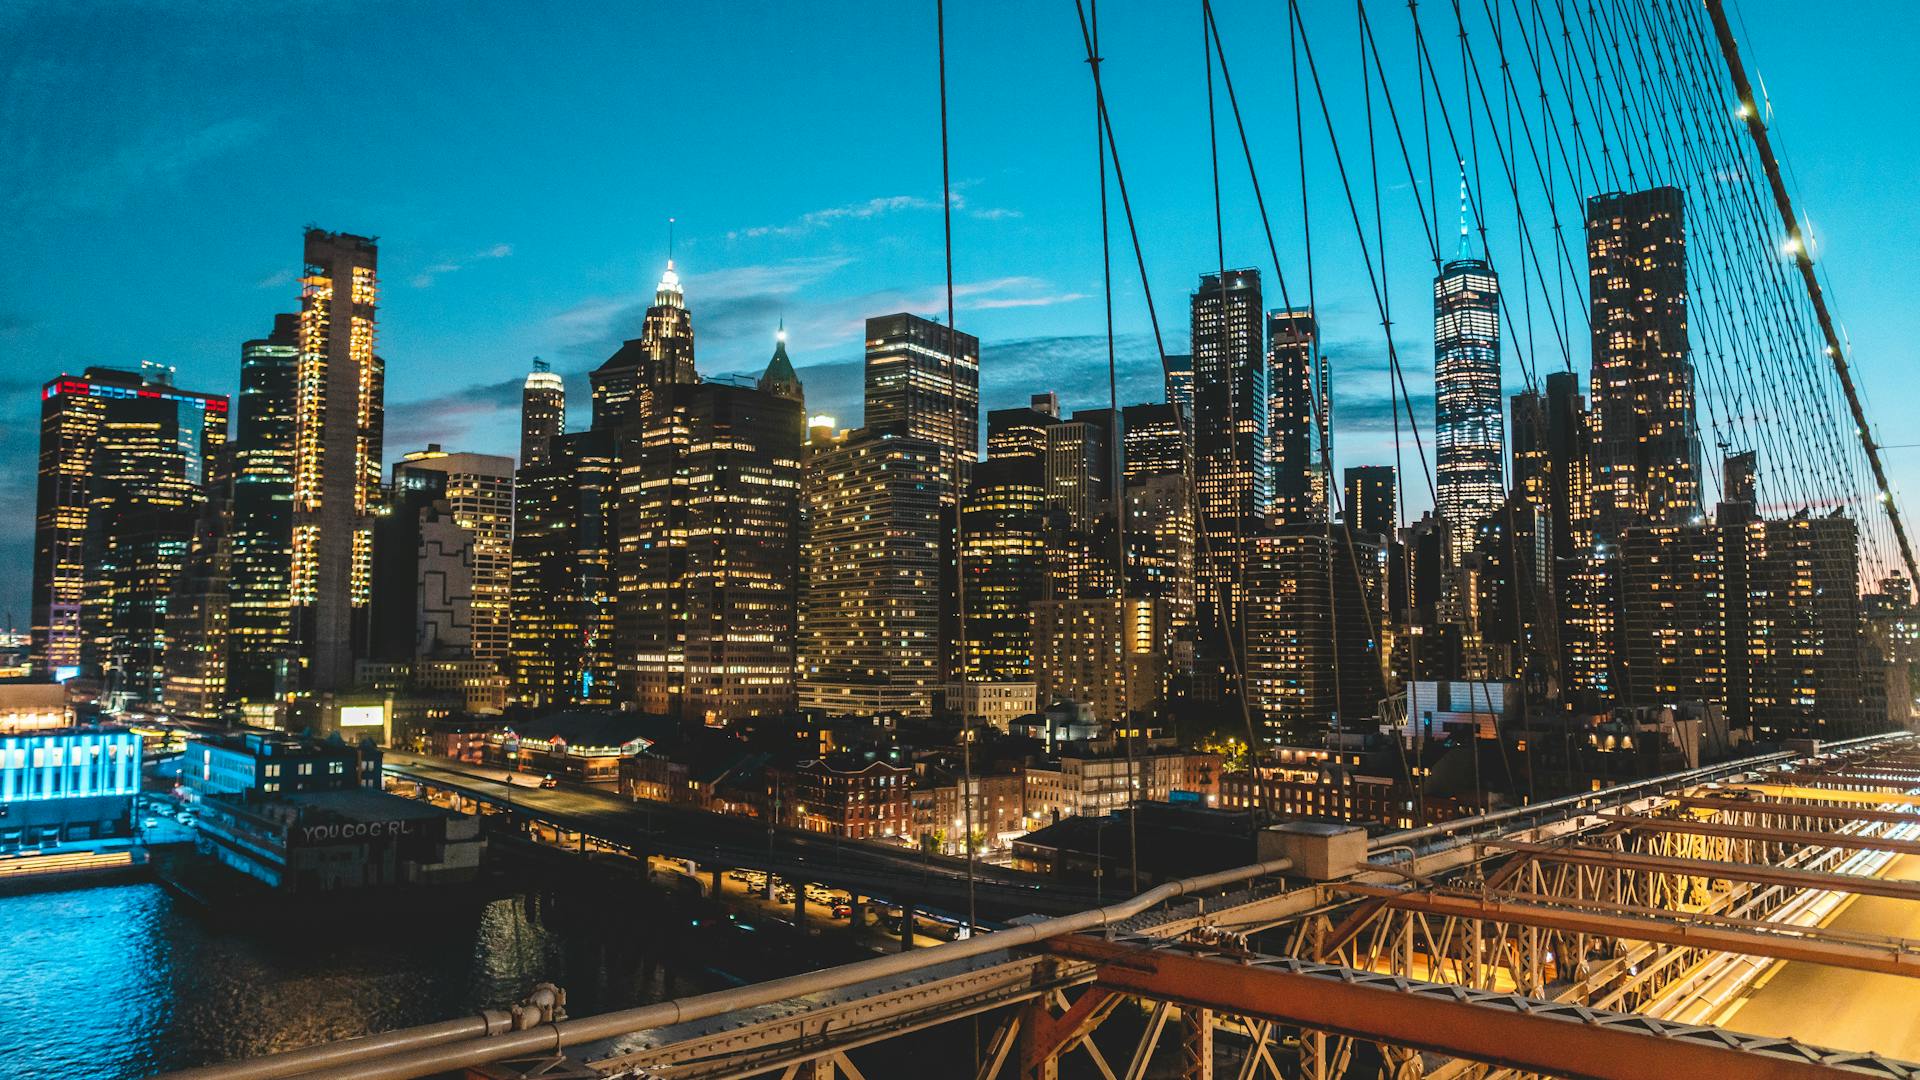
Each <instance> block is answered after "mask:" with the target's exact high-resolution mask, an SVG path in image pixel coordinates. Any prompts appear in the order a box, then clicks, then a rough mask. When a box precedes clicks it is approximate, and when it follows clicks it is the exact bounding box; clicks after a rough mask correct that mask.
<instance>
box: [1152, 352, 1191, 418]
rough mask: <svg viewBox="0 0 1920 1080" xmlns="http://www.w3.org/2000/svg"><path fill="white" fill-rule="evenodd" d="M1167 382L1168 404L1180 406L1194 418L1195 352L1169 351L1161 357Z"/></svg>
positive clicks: (1161, 364) (1188, 416) (1188, 415)
mask: <svg viewBox="0 0 1920 1080" xmlns="http://www.w3.org/2000/svg"><path fill="white" fill-rule="evenodd" d="M1160 366H1161V367H1162V368H1163V369H1164V374H1165V376H1166V383H1167V404H1169V405H1174V406H1178V407H1179V408H1180V410H1181V411H1182V412H1184V413H1186V414H1187V418H1188V419H1189V420H1191V419H1192V418H1193V354H1192V353H1168V354H1166V355H1165V356H1163V357H1161V360H1160Z"/></svg>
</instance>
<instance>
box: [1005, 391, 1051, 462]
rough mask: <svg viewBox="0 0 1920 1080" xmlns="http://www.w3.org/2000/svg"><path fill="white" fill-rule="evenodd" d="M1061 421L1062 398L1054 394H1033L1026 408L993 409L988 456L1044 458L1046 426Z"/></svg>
mask: <svg viewBox="0 0 1920 1080" xmlns="http://www.w3.org/2000/svg"><path fill="white" fill-rule="evenodd" d="M1059 422H1060V399H1059V398H1058V397H1057V396H1055V395H1054V394H1052V393H1045V394H1035V395H1033V398H1032V401H1031V404H1029V405H1028V406H1027V407H1026V408H1024V409H994V410H993V411H992V412H989V413H987V459H988V460H989V461H999V460H1002V459H1006V458H1022V459H1029V460H1032V461H1036V462H1037V461H1041V460H1043V459H1044V458H1045V457H1046V456H1047V429H1048V428H1050V427H1052V426H1053V425H1055V424H1057V423H1059Z"/></svg>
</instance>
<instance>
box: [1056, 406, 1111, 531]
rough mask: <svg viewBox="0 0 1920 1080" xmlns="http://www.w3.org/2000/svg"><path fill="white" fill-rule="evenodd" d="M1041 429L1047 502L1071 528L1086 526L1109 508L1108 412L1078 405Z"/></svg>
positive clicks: (1109, 424)
mask: <svg viewBox="0 0 1920 1080" xmlns="http://www.w3.org/2000/svg"><path fill="white" fill-rule="evenodd" d="M1046 434H1047V457H1046V480H1047V507H1048V509H1052V510H1059V511H1061V512H1062V513H1064V514H1065V515H1066V520H1067V524H1068V526H1069V527H1070V528H1073V529H1077V530H1080V531H1082V532H1091V531H1093V529H1094V523H1095V521H1096V519H1099V518H1101V517H1104V516H1106V515H1107V514H1108V513H1110V512H1111V510H1112V506H1111V503H1112V499H1113V483H1112V474H1113V443H1112V438H1113V412H1112V411H1111V410H1109V409H1082V410H1080V411H1079V412H1076V413H1074V414H1073V419H1071V420H1062V421H1060V422H1058V423H1055V424H1049V425H1048V426H1047V429H1046Z"/></svg>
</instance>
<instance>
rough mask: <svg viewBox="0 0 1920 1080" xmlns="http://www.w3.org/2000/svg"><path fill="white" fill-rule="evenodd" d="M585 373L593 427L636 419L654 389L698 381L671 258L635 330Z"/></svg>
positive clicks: (621, 424) (690, 326) (644, 410)
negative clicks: (635, 334)
mask: <svg viewBox="0 0 1920 1080" xmlns="http://www.w3.org/2000/svg"><path fill="white" fill-rule="evenodd" d="M589 378H590V379H591V381H592V383H593V426H594V427H596V428H622V427H626V426H628V425H630V424H635V423H639V422H640V421H641V420H643V419H645V417H646V415H647V411H648V409H649V408H651V407H652V401H653V392H654V390H655V389H657V388H659V387H662V386H668V385H672V384H676V383H691V382H697V381H699V378H700V376H699V374H698V373H697V372H696V371H695V370H694V366H693V315H692V313H691V312H689V311H688V310H687V299H686V296H685V295H684V294H683V293H682V292H681V289H680V275H679V273H677V272H676V271H675V270H674V268H673V260H672V259H668V260H667V269H666V271H665V272H664V273H662V274H661V275H660V284H659V286H658V287H656V288H655V289H654V293H653V306H651V307H649V308H647V316H646V320H645V322H644V323H642V324H641V328H640V336H639V337H637V338H633V339H631V340H629V341H627V342H626V343H625V344H623V345H621V346H620V348H619V349H617V350H616V351H615V352H614V354H613V355H612V356H609V357H607V360H606V362H605V363H603V364H601V365H600V366H599V367H598V368H595V369H594V371H593V374H592V375H590V376H589Z"/></svg>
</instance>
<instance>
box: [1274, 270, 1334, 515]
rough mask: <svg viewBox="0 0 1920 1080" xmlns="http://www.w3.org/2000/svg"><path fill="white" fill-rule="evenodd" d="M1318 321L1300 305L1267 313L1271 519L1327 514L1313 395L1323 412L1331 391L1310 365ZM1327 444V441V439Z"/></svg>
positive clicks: (1327, 409) (1322, 413)
mask: <svg viewBox="0 0 1920 1080" xmlns="http://www.w3.org/2000/svg"><path fill="white" fill-rule="evenodd" d="M1318 335H1319V327H1318V325H1317V324H1316V323H1315V321H1314V317H1313V312H1311V311H1308V310H1306V309H1304V308H1297V309H1293V310H1276V311H1270V312H1268V313H1267V366H1268V368H1269V369H1270V370H1271V372H1272V380H1273V382H1272V386H1271V389H1270V397H1269V399H1268V411H1267V416H1268V420H1267V422H1268V425H1269V427H1268V431H1267V438H1268V440H1269V443H1268V445H1269V446H1270V447H1271V448H1272V455H1271V465H1272V470H1273V502H1272V504H1271V506H1272V511H1273V520H1274V522H1275V523H1276V524H1280V525H1308V524H1315V523H1318V522H1323V521H1325V520H1326V519H1327V505H1326V499H1327V491H1326V484H1325V482H1324V480H1323V479H1322V473H1321V468H1320V443H1319V438H1318V435H1319V428H1318V427H1317V426H1316V424H1315V411H1316V405H1315V402H1314V397H1315V395H1316V394H1320V395H1322V397H1323V400H1322V401H1321V402H1320V403H1319V406H1318V415H1319V417H1320V418H1322V419H1325V418H1326V417H1328V415H1329V413H1330V409H1331V405H1332V401H1331V395H1326V394H1324V393H1323V392H1324V391H1325V390H1326V389H1327V385H1326V384H1325V383H1324V382H1322V380H1321V379H1320V377H1319V376H1320V374H1321V371H1322V370H1324V369H1323V368H1322V369H1316V367H1315V356H1316V354H1317V352H1318V347H1317V346H1318V342H1317V338H1318ZM1329 446H1331V443H1329Z"/></svg>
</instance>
